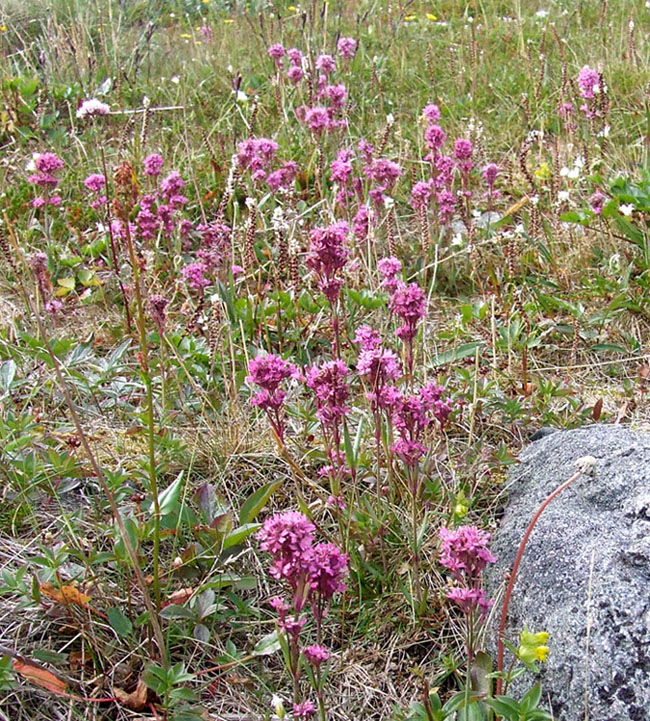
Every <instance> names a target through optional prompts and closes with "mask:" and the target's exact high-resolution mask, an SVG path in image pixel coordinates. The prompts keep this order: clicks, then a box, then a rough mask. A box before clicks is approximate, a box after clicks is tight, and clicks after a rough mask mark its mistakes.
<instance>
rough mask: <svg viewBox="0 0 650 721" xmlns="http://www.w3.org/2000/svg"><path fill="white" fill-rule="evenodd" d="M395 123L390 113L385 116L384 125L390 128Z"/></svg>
mask: <svg viewBox="0 0 650 721" xmlns="http://www.w3.org/2000/svg"><path fill="white" fill-rule="evenodd" d="M394 123H395V116H394V115H393V114H392V113H388V115H387V116H386V125H388V127H389V128H392V127H393V125H394Z"/></svg>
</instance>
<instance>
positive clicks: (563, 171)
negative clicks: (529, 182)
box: [560, 0, 650, 178]
mask: <svg viewBox="0 0 650 721" xmlns="http://www.w3.org/2000/svg"><path fill="white" fill-rule="evenodd" d="M649 2H650V0H649ZM570 172H571V171H570V170H569V169H568V168H567V167H566V165H565V166H564V167H563V168H562V169H561V170H560V177H562V178H567V177H568V176H569V173H570Z"/></svg>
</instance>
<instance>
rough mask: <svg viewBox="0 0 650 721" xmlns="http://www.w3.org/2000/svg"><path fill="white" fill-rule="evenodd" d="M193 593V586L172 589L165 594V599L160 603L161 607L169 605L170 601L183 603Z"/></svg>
mask: <svg viewBox="0 0 650 721" xmlns="http://www.w3.org/2000/svg"><path fill="white" fill-rule="evenodd" d="M193 595H194V589H193V588H179V589H178V591H174V592H173V593H170V594H169V596H167V600H166V601H165V602H164V603H163V604H162V607H163V608H165V606H171V605H172V603H185V601H189V600H190V598H192V596H193Z"/></svg>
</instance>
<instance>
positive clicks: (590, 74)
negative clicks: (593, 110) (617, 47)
mask: <svg viewBox="0 0 650 721" xmlns="http://www.w3.org/2000/svg"><path fill="white" fill-rule="evenodd" d="M578 87H579V88H580V95H581V96H582V97H583V98H586V99H591V98H593V97H594V94H595V93H598V92H600V75H599V73H598V71H597V70H594V69H593V68H590V67H589V66H588V65H585V66H584V67H583V68H582V70H581V71H580V72H579V73H578Z"/></svg>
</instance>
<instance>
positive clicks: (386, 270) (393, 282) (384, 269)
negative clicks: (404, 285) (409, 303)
mask: <svg viewBox="0 0 650 721" xmlns="http://www.w3.org/2000/svg"><path fill="white" fill-rule="evenodd" d="M377 270H378V271H379V272H380V274H381V276H382V281H381V285H382V287H383V288H386V290H387V291H388V292H389V293H394V292H395V291H396V290H397V288H398V287H399V285H400V283H401V282H402V281H401V279H400V278H399V277H398V276H399V274H400V273H401V272H402V264H401V262H400V261H399V260H398V259H397V258H393V257H390V258H382V259H381V260H379V261H378V262H377Z"/></svg>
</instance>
